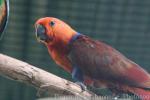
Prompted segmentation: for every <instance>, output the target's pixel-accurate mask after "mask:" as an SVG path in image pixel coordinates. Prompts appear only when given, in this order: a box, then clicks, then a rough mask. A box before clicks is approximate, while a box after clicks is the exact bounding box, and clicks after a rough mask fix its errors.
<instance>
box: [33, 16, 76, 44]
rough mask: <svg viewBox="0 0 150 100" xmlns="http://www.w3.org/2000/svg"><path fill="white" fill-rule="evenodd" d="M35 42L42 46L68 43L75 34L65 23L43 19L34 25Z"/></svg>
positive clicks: (51, 18)
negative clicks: (42, 44)
mask: <svg viewBox="0 0 150 100" xmlns="http://www.w3.org/2000/svg"><path fill="white" fill-rule="evenodd" d="M35 30H36V37H37V40H38V41H40V42H42V43H44V44H50V45H51V44H55V43H57V42H62V43H68V42H69V41H70V39H71V38H72V37H73V36H74V35H75V34H76V32H75V31H74V30H73V29H72V28H71V27H70V26H69V25H67V24H66V23H65V22H63V21H61V20H59V19H57V18H53V17H45V18H41V19H39V20H37V21H36V23H35Z"/></svg>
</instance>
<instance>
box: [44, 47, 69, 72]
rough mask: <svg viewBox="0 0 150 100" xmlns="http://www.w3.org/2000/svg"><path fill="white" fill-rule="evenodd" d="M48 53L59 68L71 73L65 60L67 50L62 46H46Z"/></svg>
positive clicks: (67, 60)
mask: <svg viewBox="0 0 150 100" xmlns="http://www.w3.org/2000/svg"><path fill="white" fill-rule="evenodd" d="M47 48H48V52H49V54H50V55H51V57H52V59H53V60H54V61H55V63H56V64H58V65H59V66H61V67H62V68H63V69H64V70H66V71H67V72H71V71H72V66H71V63H70V61H69V59H68V58H67V52H68V50H67V48H65V47H63V46H62V45H55V46H47Z"/></svg>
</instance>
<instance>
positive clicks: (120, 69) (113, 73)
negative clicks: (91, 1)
mask: <svg viewBox="0 0 150 100" xmlns="http://www.w3.org/2000/svg"><path fill="white" fill-rule="evenodd" d="M35 29H36V37H37V39H38V40H39V41H40V42H42V43H44V44H45V45H46V47H47V48H48V52H49V54H50V55H51V57H52V58H53V60H54V61H55V62H56V64H58V65H60V67H62V68H63V69H64V70H66V71H67V72H69V73H71V74H72V78H73V79H74V80H75V81H77V82H78V83H80V86H81V87H82V88H83V87H84V84H86V85H87V84H95V85H96V86H97V87H107V88H108V89H110V90H112V91H115V92H122V93H132V94H135V95H137V96H140V97H141V98H142V99H143V100H150V74H149V73H148V72H147V71H145V70H144V69H143V68H142V67H140V66H139V65H138V64H136V63H134V62H133V61H131V60H129V59H128V58H126V57H125V56H124V55H123V54H121V53H120V52H119V51H117V50H116V49H114V48H112V47H111V46H109V45H107V44H105V43H102V42H100V41H97V40H93V39H91V38H90V37H88V36H85V35H83V34H80V33H78V32H77V31H75V30H74V29H72V28H71V27H70V26H69V25H68V24H66V23H65V22H63V21H61V20H59V19H57V18H53V17H45V18H41V19H39V20H37V22H36V23H35ZM83 89H84V88H83ZM144 96H149V99H145V98H144Z"/></svg>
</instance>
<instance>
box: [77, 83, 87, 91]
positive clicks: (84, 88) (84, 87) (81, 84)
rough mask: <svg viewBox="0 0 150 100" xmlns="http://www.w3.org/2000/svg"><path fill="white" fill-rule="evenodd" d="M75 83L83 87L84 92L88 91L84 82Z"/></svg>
mask: <svg viewBox="0 0 150 100" xmlns="http://www.w3.org/2000/svg"><path fill="white" fill-rule="evenodd" d="M75 83H76V84H78V85H79V86H80V87H81V89H82V92H83V91H86V90H87V87H86V86H85V85H84V84H83V83H82V82H75Z"/></svg>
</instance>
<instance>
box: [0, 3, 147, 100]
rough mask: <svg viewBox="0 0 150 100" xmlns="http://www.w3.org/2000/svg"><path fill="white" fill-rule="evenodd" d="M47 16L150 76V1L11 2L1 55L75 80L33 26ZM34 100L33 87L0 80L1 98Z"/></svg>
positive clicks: (1, 43) (0, 47)
mask: <svg viewBox="0 0 150 100" xmlns="http://www.w3.org/2000/svg"><path fill="white" fill-rule="evenodd" d="M45 16H53V17H57V18H60V19H62V20H64V21H66V22H67V23H68V24H70V25H71V26H72V27H73V28H74V29H76V30H77V31H78V32H80V33H83V34H86V35H88V36H90V37H92V38H94V39H98V40H101V41H103V42H105V43H107V44H109V45H111V46H113V47H114V48H116V49H117V50H119V51H120V52H122V53H123V54H124V55H125V56H127V57H128V58H130V59H132V60H133V61H135V62H136V63H138V64H139V65H141V66H143V67H144V68H145V69H146V70H147V71H149V72H150V67H149V66H150V0H11V1H10V20H9V24H8V27H7V29H6V31H5V35H4V37H3V39H2V40H1V41H0V52H1V53H3V54H6V55H9V56H12V57H15V58H17V59H20V60H23V61H26V62H28V63H30V64H32V65H35V66H38V67H40V68H42V69H44V70H47V71H49V72H52V73H54V74H57V75H58V76H61V77H64V78H68V79H71V78H70V75H69V74H68V73H65V72H64V71H63V70H62V69H60V68H59V67H58V66H57V65H56V64H55V63H54V62H53V61H52V60H51V58H50V56H49V55H48V52H47V49H46V47H45V46H43V45H42V44H39V43H38V42H37V41H36V38H35V32H34V31H35V30H34V22H35V21H36V20H37V19H39V18H41V17H45ZM35 98H37V97H36V90H35V89H34V88H33V87H31V86H27V85H24V84H22V83H19V82H15V81H12V80H8V79H6V78H3V77H0V100H34V99H35Z"/></svg>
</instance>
